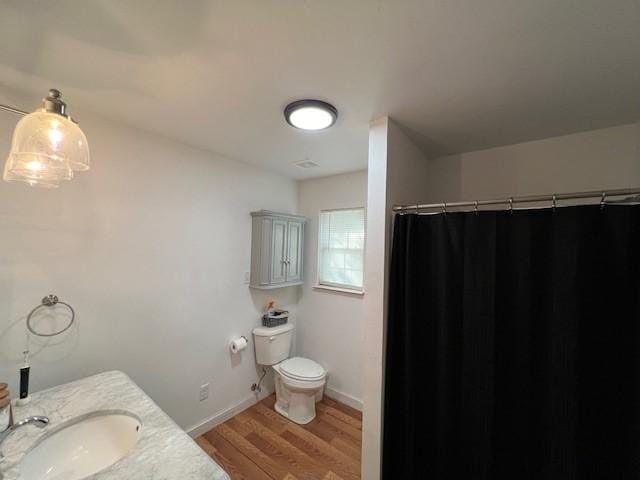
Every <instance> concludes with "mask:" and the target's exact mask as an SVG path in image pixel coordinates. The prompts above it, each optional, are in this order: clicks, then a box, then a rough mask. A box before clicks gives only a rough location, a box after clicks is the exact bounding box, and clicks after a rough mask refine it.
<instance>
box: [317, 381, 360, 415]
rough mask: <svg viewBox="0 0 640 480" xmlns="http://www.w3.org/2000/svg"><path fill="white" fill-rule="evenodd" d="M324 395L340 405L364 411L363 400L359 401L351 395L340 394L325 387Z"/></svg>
mask: <svg viewBox="0 0 640 480" xmlns="http://www.w3.org/2000/svg"><path fill="white" fill-rule="evenodd" d="M324 394H325V395H326V396H327V397H329V398H331V399H333V400H336V401H338V402H340V403H344V404H345V405H348V406H350V407H351V408H355V409H356V410H359V411H360V412H361V411H362V400H358V399H357V398H355V397H352V396H351V395H348V394H346V393H342V392H339V391H338V390H334V389H333V388H329V387H325V389H324Z"/></svg>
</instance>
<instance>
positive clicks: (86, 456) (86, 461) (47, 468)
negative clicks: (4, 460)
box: [18, 412, 142, 480]
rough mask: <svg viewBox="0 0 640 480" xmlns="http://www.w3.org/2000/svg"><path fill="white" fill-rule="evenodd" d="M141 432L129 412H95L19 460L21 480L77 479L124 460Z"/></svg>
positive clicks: (74, 422)
mask: <svg viewBox="0 0 640 480" xmlns="http://www.w3.org/2000/svg"><path fill="white" fill-rule="evenodd" d="M141 430H142V422H141V421H140V419H139V418H137V417H136V416H134V415H132V414H128V413H120V412H118V413H113V412H94V413H91V414H89V415H86V416H84V417H80V418H78V419H75V420H72V421H71V422H70V423H69V424H67V425H66V426H63V427H62V428H60V429H59V430H56V431H54V432H53V433H51V434H50V435H47V436H45V437H44V438H43V439H42V440H41V441H40V442H38V443H37V444H36V445H35V446H34V447H33V448H32V449H31V450H29V451H28V452H27V453H26V454H25V456H24V458H23V459H22V460H21V462H20V464H19V466H18V470H19V471H20V474H21V475H22V477H21V478H22V479H24V480H79V479H81V478H85V477H88V476H89V475H92V474H94V473H97V472H99V471H100V470H102V469H104V468H107V467H108V466H109V465H112V464H113V463H115V462H117V461H118V460H120V459H121V458H122V457H124V456H125V455H126V454H127V453H128V452H129V450H131V448H132V447H133V446H134V445H135V444H136V442H137V441H138V438H139V437H140V432H141Z"/></svg>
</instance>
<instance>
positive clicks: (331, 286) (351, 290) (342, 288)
mask: <svg viewBox="0 0 640 480" xmlns="http://www.w3.org/2000/svg"><path fill="white" fill-rule="evenodd" d="M342 210H362V213H363V228H364V243H363V246H362V288H358V287H350V286H348V285H344V284H337V283H331V282H324V283H321V281H320V263H321V258H322V257H321V251H322V249H321V235H320V230H321V227H320V218H321V216H322V215H321V214H322V213H329V212H339V211H342ZM317 226H318V245H317V252H316V284H315V285H314V286H313V288H314V289H319V290H328V291H332V292H339V293H348V294H352V295H364V279H365V278H366V277H365V256H366V253H367V209H366V207H364V206H362V205H360V206H357V207H344V208H326V209H322V210H320V211H319V212H318V224H317Z"/></svg>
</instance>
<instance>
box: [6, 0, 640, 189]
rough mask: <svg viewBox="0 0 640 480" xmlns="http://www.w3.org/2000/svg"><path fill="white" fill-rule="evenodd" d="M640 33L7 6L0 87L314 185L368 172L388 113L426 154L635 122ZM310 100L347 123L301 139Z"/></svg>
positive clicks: (168, 6) (516, 0)
mask: <svg viewBox="0 0 640 480" xmlns="http://www.w3.org/2000/svg"><path fill="white" fill-rule="evenodd" d="M639 25H640V1H638V0H482V1H478V0H465V1H463V0H416V1H412V0H348V1H345V0H324V1H318V0H255V1H249V0H227V1H214V0H172V1H170V0H134V1H130V0H103V1H100V0H91V1H80V0H66V1H65V0H56V1H53V0H51V1H34V0H3V1H2V2H1V3H0V88H2V87H7V88H12V89H19V90H23V91H26V92H28V93H31V94H33V95H35V96H36V98H38V99H39V98H40V97H41V96H42V94H43V92H45V91H46V89H47V88H49V87H56V88H59V89H61V90H62V91H63V94H64V97H65V98H66V100H67V101H68V103H69V106H70V111H71V113H72V114H73V115H74V116H76V117H77V118H78V119H79V120H80V121H81V120H82V111H83V110H85V111H88V110H91V111H98V112H101V113H102V114H104V115H105V116H107V117H109V118H113V119H116V120H119V121H122V122H125V123H127V124H130V125H135V126H138V127H140V128H143V129H146V130H149V131H153V132H156V133H159V134H162V135H164V136H167V137H170V138H174V139H177V140H179V141H182V142H185V143H188V144H192V145H195V146H198V147H202V148H205V149H208V150H211V151H213V152H218V153H221V154H224V155H226V156H229V157H231V158H235V159H241V160H243V161H246V162H249V163H252V164H255V165H260V166H263V167H266V168H269V169H271V170H275V171H277V172H280V173H282V174H285V175H287V176H290V177H293V178H306V177H310V176H322V175H328V174H333V173H339V172H344V171H350V170H357V169H360V168H365V167H366V159H367V130H368V123H369V121H370V120H371V119H373V118H375V117H378V116H382V115H387V114H388V115H390V116H391V117H393V118H395V119H396V120H397V121H399V122H400V123H401V124H402V125H403V126H404V127H405V128H406V130H407V132H408V133H409V134H410V135H412V136H413V138H414V139H415V140H416V141H417V142H418V143H419V144H420V145H421V147H422V148H423V149H424V150H425V152H426V153H428V154H429V155H440V154H444V153H457V152H464V151H470V150H477V149H482V148H487V147H491V146H496V145H505V144H511V143H517V142H521V141H526V140H533V139H539V138H544V137H550V136H556V135H562V134H566V133H571V132H577V131H583V130H589V129H594V128H601V127H607V126H612V125H619V124H624V123H630V122H634V121H638V120H640V101H639V100H640V27H639ZM306 97H312V98H319V99H323V100H328V101H330V102H331V103H333V104H334V105H335V106H336V107H337V108H338V109H339V112H340V118H339V120H338V123H337V124H336V125H335V126H334V127H333V128H332V129H330V130H329V131H327V132H323V133H314V134H310V133H303V132H300V131H296V130H294V129H292V128H291V127H289V126H288V125H287V124H286V123H285V121H284V120H283V117H282V109H283V107H284V106H285V105H286V104H287V103H288V102H289V101H291V100H295V99H299V98H306ZM34 100H35V99H34ZM35 103H36V102H34V104H35ZM23 107H25V108H31V107H32V106H23ZM304 159H310V160H312V161H313V162H315V163H317V164H319V165H320V166H319V167H318V168H315V169H311V170H302V169H300V168H298V167H295V166H293V165H292V164H293V163H294V162H298V161H301V160H304ZM604 160H605V159H603V161H604Z"/></svg>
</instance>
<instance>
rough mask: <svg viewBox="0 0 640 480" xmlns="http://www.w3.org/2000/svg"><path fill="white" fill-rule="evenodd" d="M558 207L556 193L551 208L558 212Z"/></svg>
mask: <svg viewBox="0 0 640 480" xmlns="http://www.w3.org/2000/svg"><path fill="white" fill-rule="evenodd" d="M556 206H557V204H556V194H555V193H554V194H553V202H552V204H551V208H553V211H554V212H555V211H556Z"/></svg>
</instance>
